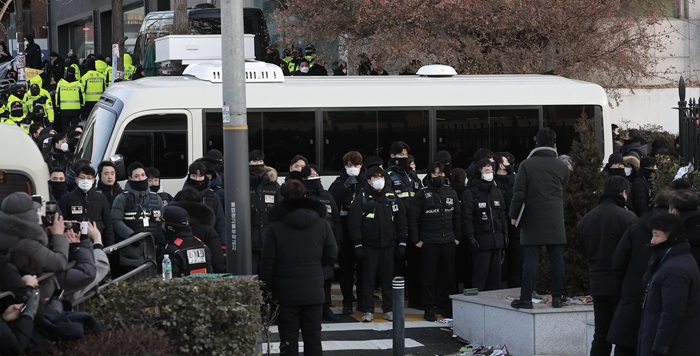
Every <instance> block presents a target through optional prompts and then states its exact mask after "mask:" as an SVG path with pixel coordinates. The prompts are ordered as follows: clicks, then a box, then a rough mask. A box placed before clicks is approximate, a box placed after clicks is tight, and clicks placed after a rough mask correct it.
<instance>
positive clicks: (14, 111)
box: [10, 109, 24, 117]
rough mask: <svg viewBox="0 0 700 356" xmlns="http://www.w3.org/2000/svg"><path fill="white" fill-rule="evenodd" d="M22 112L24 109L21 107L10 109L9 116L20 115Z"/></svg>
mask: <svg viewBox="0 0 700 356" xmlns="http://www.w3.org/2000/svg"><path fill="white" fill-rule="evenodd" d="M23 114H24V111H23V110H22V109H15V110H12V111H10V116H12V117H21V116H22V115H23Z"/></svg>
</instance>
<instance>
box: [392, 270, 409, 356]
mask: <svg viewBox="0 0 700 356" xmlns="http://www.w3.org/2000/svg"><path fill="white" fill-rule="evenodd" d="M392 286H393V289H394V307H393V309H392V311H393V312H394V321H393V329H394V345H393V349H394V356H403V355H404V350H405V348H406V329H405V324H406V320H405V315H404V306H403V302H404V278H403V277H394V280H393V281H392Z"/></svg>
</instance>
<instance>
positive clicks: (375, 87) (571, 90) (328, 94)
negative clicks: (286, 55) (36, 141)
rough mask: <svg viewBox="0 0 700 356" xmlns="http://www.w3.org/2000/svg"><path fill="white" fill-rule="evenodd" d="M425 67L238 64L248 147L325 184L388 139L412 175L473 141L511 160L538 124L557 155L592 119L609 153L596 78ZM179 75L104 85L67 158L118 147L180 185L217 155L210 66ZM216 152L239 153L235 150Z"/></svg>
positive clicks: (462, 156) (457, 160)
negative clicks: (315, 72) (301, 167)
mask: <svg viewBox="0 0 700 356" xmlns="http://www.w3.org/2000/svg"><path fill="white" fill-rule="evenodd" d="M438 69H439V68H438ZM443 69H444V68H443ZM425 72H426V73H427V75H402V76H364V77H345V76H344V77H339V76H330V77H286V78H284V77H282V73H281V71H280V69H279V68H278V67H276V66H273V65H269V64H265V63H259V62H253V63H246V78H248V80H247V84H246V105H247V108H248V114H247V120H248V128H249V131H248V134H249V136H248V139H249V149H250V150H254V149H260V150H263V151H264V153H265V155H266V157H265V162H266V164H267V165H268V166H271V167H274V168H275V169H277V170H278V171H279V173H280V175H284V174H285V173H286V172H288V170H289V166H290V160H291V158H292V157H293V156H294V155H296V154H301V155H303V156H305V157H307V158H308V160H309V161H310V162H312V163H316V164H317V165H318V166H319V167H320V170H321V173H322V176H324V186H326V187H328V185H329V184H330V183H329V182H330V180H331V179H332V178H333V177H334V176H337V174H338V173H339V172H340V171H341V169H342V166H343V165H342V160H341V159H342V157H343V155H344V154H345V153H346V152H348V151H350V150H357V151H359V152H361V153H362V154H364V155H366V156H369V155H378V156H379V157H381V158H382V159H388V158H389V152H388V149H389V146H390V145H391V143H392V142H394V141H398V140H401V141H404V142H406V143H408V144H409V145H410V147H411V151H410V153H411V154H412V155H413V156H414V157H415V160H416V164H417V166H418V169H419V170H423V169H424V167H426V165H427V164H428V163H429V162H432V160H433V157H434V155H435V153H436V152H437V151H439V150H447V151H449V152H450V153H451V154H452V157H453V165H454V166H455V167H466V165H468V163H469V161H470V160H471V157H472V155H473V152H474V151H475V150H476V149H477V148H480V147H489V148H491V149H492V150H493V151H494V152H497V151H509V152H511V153H512V154H513V155H515V157H516V160H517V161H521V160H523V159H525V157H527V154H528V153H529V152H530V150H531V149H532V148H533V145H534V136H535V135H536V133H537V131H538V130H539V129H540V128H542V127H545V126H546V127H551V128H553V129H554V130H555V131H556V132H557V134H558V140H557V147H558V149H559V152H560V153H562V154H566V153H569V150H570V148H571V144H572V142H573V140H574V139H575V138H576V137H577V134H576V132H575V130H574V124H575V123H576V121H577V120H578V119H579V118H580V117H581V116H582V115H586V117H588V118H589V119H590V120H594V121H595V128H596V135H597V141H598V145H599V147H600V151H601V153H604V154H605V155H606V156H607V155H609V154H610V153H611V151H612V147H611V145H612V136H611V128H610V124H609V122H607V120H608V117H609V116H608V115H607V112H608V101H607V96H606V94H605V91H604V90H603V88H601V87H600V86H599V85H597V84H593V83H588V82H583V81H579V80H572V79H567V78H563V77H558V76H552V75H470V76H464V75H445V74H444V73H445V72H443V71H440V70H437V71H435V73H436V74H437V76H432V75H430V73H431V71H430V70H426V71H425ZM185 73H189V74H188V75H183V76H175V77H148V78H142V79H138V80H136V81H125V82H120V83H116V84H114V85H112V86H110V87H109V88H108V89H107V91H106V92H105V93H104V95H103V96H102V98H101V99H100V101H99V102H98V103H97V105H96V106H95V108H94V110H93V111H92V113H91V114H90V116H89V118H88V121H87V124H86V128H85V130H84V134H83V136H82V139H81V142H80V143H79V146H78V151H77V156H78V157H79V158H87V159H90V160H91V161H92V162H93V164H94V165H95V166H97V165H98V164H99V163H100V161H102V160H106V159H109V157H111V156H113V155H116V154H121V155H122V156H123V157H124V164H125V165H127V166H128V164H130V163H131V162H134V161H140V162H141V163H143V164H144V165H145V166H147V167H148V166H155V167H156V168H158V169H159V170H160V171H161V174H162V179H161V182H162V183H161V185H162V186H163V188H164V189H165V190H166V191H168V192H170V193H171V194H174V193H175V192H177V191H179V190H180V189H181V188H182V184H183V182H184V180H185V178H186V176H187V167H188V165H189V164H190V163H191V162H193V161H194V160H196V159H198V158H200V157H202V156H203V155H204V154H205V153H206V152H207V151H208V150H210V149H214V148H215V149H218V150H221V151H223V129H222V115H221V106H222V102H223V100H222V83H221V79H220V78H221V65H220V64H206V63H204V64H197V65H192V66H190V67H188V68H187V70H186V71H185ZM224 155H237V158H240V159H242V160H246V161H247V159H248V157H247V154H246V153H243V152H241V153H238V152H224Z"/></svg>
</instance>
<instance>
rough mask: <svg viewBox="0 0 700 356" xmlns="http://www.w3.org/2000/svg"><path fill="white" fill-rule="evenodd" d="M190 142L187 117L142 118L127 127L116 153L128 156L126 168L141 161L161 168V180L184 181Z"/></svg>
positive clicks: (172, 115)
mask: <svg viewBox="0 0 700 356" xmlns="http://www.w3.org/2000/svg"><path fill="white" fill-rule="evenodd" d="M187 142H188V138H187V116H185V115H182V114H168V115H149V116H142V117H139V118H137V119H135V120H133V121H131V122H129V124H128V125H127V126H126V129H125V130H124V133H123V134H122V137H121V140H120V141H119V146H117V151H116V153H117V154H121V155H122V156H124V163H125V165H126V166H128V165H129V164H131V163H132V162H136V161H138V162H141V164H143V165H144V166H146V167H156V168H158V169H159V170H160V174H161V178H182V177H184V176H186V175H187V162H188V150H187V147H188V144H187Z"/></svg>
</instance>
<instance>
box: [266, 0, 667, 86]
mask: <svg viewBox="0 0 700 356" xmlns="http://www.w3.org/2000/svg"><path fill="white" fill-rule="evenodd" d="M667 3H668V2H667V1H666V0H647V1H642V2H640V1H638V0H610V1H599V0H580V1H570V0H490V1H468V0H285V1H280V7H279V8H278V10H276V12H275V15H274V17H275V20H276V21H278V22H279V24H280V25H279V29H280V33H281V34H282V39H281V41H283V42H284V43H285V44H286V43H299V42H301V43H308V42H331V43H335V42H343V43H344V44H346V45H347V46H348V48H349V52H350V56H351V58H350V59H351V60H352V59H355V57H354V56H356V55H359V54H361V53H363V52H364V53H368V54H370V55H375V54H376V55H380V57H383V58H385V59H386V60H387V61H388V62H389V63H388V64H391V61H394V66H396V67H399V66H403V65H405V64H406V63H408V62H410V61H411V60H413V59H417V60H421V61H422V62H423V63H443V64H449V65H451V66H453V67H455V69H456V70H457V71H458V72H459V73H465V74H490V73H555V74H559V75H564V76H568V77H573V78H578V79H584V80H592V81H595V82H597V83H600V84H602V85H604V86H606V87H625V86H630V85H632V84H634V83H635V82H636V81H638V80H639V79H641V78H649V77H652V76H653V75H654V73H652V72H651V71H650V68H653V64H654V61H655V59H654V57H653V51H659V50H663V46H662V45H661V43H662V42H661V38H665V35H666V34H663V33H655V32H654V26H653V25H654V24H658V23H659V22H660V21H661V19H663V17H664V16H665V14H666V13H665V9H664V6H665V4H667Z"/></svg>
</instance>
